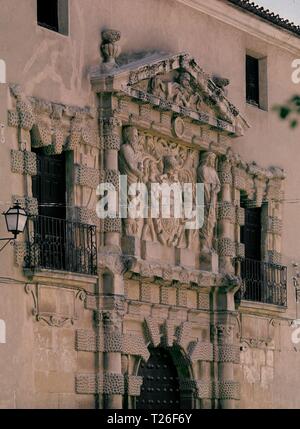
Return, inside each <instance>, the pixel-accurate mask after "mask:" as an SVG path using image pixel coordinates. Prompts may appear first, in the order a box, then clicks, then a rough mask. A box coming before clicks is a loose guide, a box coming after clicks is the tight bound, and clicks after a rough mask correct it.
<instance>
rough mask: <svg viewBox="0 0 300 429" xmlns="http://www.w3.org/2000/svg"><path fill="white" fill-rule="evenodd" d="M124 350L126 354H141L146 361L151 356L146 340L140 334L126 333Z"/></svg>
mask: <svg viewBox="0 0 300 429" xmlns="http://www.w3.org/2000/svg"><path fill="white" fill-rule="evenodd" d="M122 352H123V353H124V354H129V355H134V356H141V357H142V358H143V360H144V361H145V362H146V361H147V360H148V359H149V357H150V353H149V351H148V348H147V346H146V344H145V340H144V338H143V337H141V336H139V335H132V334H125V335H124V336H123V350H122Z"/></svg>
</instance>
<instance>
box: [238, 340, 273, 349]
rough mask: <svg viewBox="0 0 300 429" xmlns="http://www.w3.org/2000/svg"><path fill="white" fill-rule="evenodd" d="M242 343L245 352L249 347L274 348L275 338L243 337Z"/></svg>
mask: <svg viewBox="0 0 300 429" xmlns="http://www.w3.org/2000/svg"><path fill="white" fill-rule="evenodd" d="M240 343H241V350H242V351H243V352H244V351H246V350H247V349H248V348H249V347H250V348H254V349H274V340H273V339H272V338H254V337H242V338H241V339H240Z"/></svg>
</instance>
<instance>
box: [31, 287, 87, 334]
mask: <svg viewBox="0 0 300 429" xmlns="http://www.w3.org/2000/svg"><path fill="white" fill-rule="evenodd" d="M25 292H26V293H27V294H28V295H30V296H31V297H32V300H33V308H32V314H33V316H34V317H35V319H36V321H37V322H40V321H43V322H45V323H46V324H47V325H49V326H51V327H58V328H60V327H62V326H64V325H65V324H66V323H71V324H72V325H73V324H74V322H75V321H76V320H77V319H78V302H83V301H84V300H85V298H86V292H85V291H84V290H83V289H69V288H67V287H64V288H61V287H58V286H52V285H48V286H47V285H41V284H27V285H26V286H25ZM63 300H65V301H67V302H68V304H69V305H68V307H69V308H70V309H72V311H70V312H69V313H68V312H65V313H62V312H61V311H60V308H59V307H58V305H59V304H58V303H59V302H61V301H63ZM49 303H50V304H49ZM49 305H51V306H52V307H53V310H52V311H49Z"/></svg>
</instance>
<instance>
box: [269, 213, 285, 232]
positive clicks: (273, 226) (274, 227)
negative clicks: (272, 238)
mask: <svg viewBox="0 0 300 429" xmlns="http://www.w3.org/2000/svg"><path fill="white" fill-rule="evenodd" d="M268 232H269V233H271V234H276V235H281V234H282V220H281V219H279V218H277V217H271V216H270V217H269V218H268Z"/></svg>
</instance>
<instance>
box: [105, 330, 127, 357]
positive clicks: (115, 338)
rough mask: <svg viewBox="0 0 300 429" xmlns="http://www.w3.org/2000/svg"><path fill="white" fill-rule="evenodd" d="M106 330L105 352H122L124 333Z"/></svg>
mask: <svg viewBox="0 0 300 429" xmlns="http://www.w3.org/2000/svg"><path fill="white" fill-rule="evenodd" d="M105 331H106V330H104V350H103V351H104V352H105V353H121V352H122V350H123V340H122V334H121V333H120V332H109V331H107V332H105Z"/></svg>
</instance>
